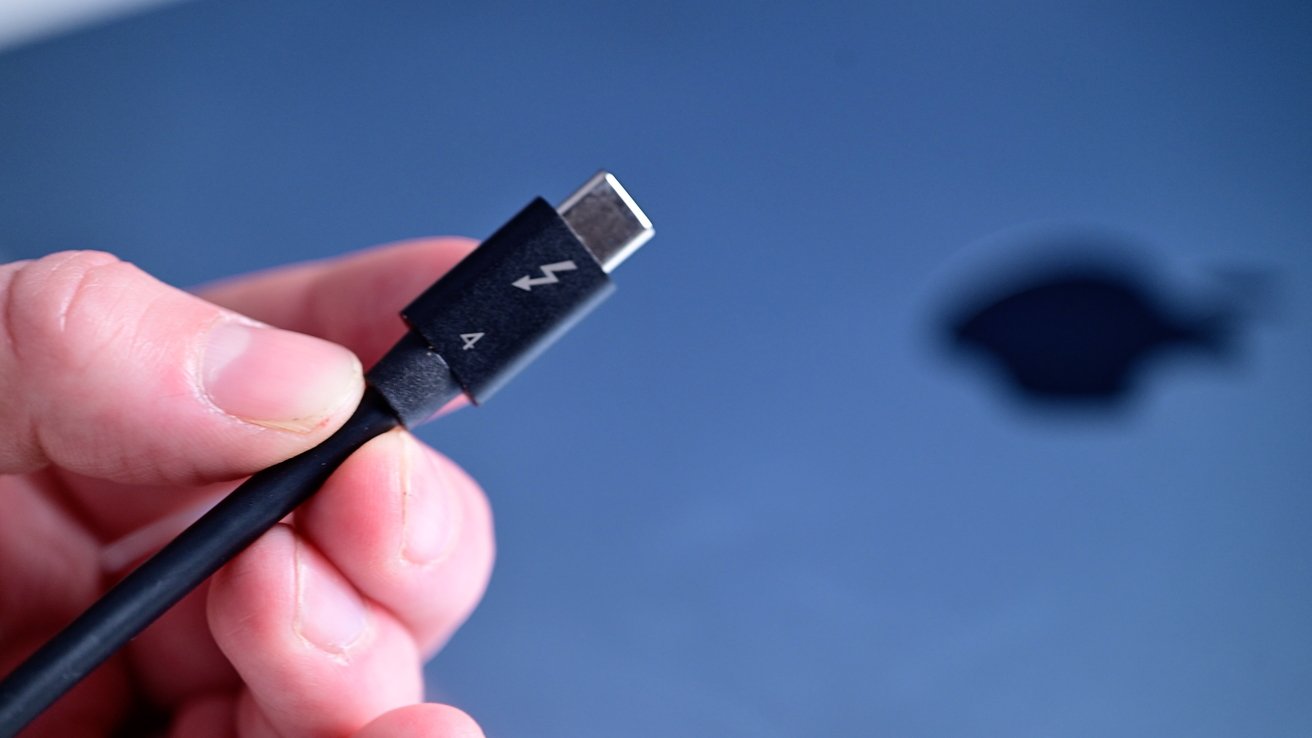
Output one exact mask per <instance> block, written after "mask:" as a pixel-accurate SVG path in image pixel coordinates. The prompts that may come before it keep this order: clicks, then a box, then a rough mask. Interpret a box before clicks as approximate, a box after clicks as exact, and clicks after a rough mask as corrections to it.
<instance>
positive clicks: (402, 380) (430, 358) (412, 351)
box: [365, 331, 464, 428]
mask: <svg viewBox="0 0 1312 738" xmlns="http://www.w3.org/2000/svg"><path fill="white" fill-rule="evenodd" d="M365 379H366V380H367V381H368V382H369V385H370V386H371V387H373V388H374V390H376V391H377V392H378V394H379V395H381V396H382V398H383V399H384V400H386V401H387V404H388V405H390V406H391V409H392V412H393V413H394V414H395V415H396V417H397V418H398V419H399V420H400V421H401V422H402V423H403V424H404V425H405V426H406V427H407V428H413V427H415V426H417V425H419V424H420V423H423V422H424V421H426V420H428V419H429V418H432V417H433V416H434V415H436V414H437V411H439V410H441V409H442V408H443V407H444V406H445V405H446V404H447V403H448V402H450V401H451V400H454V399H455V398H456V397H458V396H459V395H460V394H461V393H462V392H464V389H463V388H462V387H461V386H460V383H459V382H458V381H456V378H455V375H453V374H452V373H451V368H450V367H449V366H447V363H446V361H444V360H443V359H442V357H441V356H439V355H438V353H437V352H436V351H434V350H433V349H432V347H431V346H429V345H428V342H427V341H425V340H424V338H423V337H422V336H420V335H419V334H417V333H414V332H413V331H412V332H409V333H406V335H405V337H404V338H402V339H401V340H400V341H398V342H397V343H396V345H395V346H393V347H392V348H391V349H390V350H389V351H388V352H387V354H385V355H384V356H383V358H381V359H379V360H378V363H377V364H374V366H373V368H372V369H370V370H369V372H368V373H367V374H366V375H365Z"/></svg>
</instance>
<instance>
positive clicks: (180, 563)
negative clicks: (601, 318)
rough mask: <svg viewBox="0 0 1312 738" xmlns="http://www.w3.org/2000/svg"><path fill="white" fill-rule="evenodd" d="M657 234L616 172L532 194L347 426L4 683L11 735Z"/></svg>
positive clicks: (420, 318)
mask: <svg viewBox="0 0 1312 738" xmlns="http://www.w3.org/2000/svg"><path fill="white" fill-rule="evenodd" d="M652 234H653V230H652V225H651V221H649V220H648V219H647V216H645V215H644V214H643V213H642V210H640V209H639V208H638V205H637V203H635V202H634V201H633V198H631V197H629V194H628V193H627V192H625V190H624V188H623V187H621V186H620V183H619V182H618V181H617V180H616V179H615V177H614V176H612V175H611V174H609V173H607V172H600V173H598V174H597V175H596V176H594V177H593V178H592V179H590V180H588V182H587V183H586V184H584V185H583V187H581V188H580V189H579V190H578V191H576V192H575V193H574V194H572V195H570V196H569V197H568V198H567V199H566V200H565V201H564V202H563V203H562V204H561V205H560V207H558V208H553V207H552V206H551V205H549V204H547V202H546V201H545V200H543V199H541V198H537V199H535V200H534V201H533V202H531V203H529V204H528V206H527V207H525V208H524V209H523V210H521V211H520V212H519V214H518V215H516V216H515V217H514V218H511V219H510V221H509V222H507V223H506V224H505V225H504V226H502V227H501V228H500V229H499V230H498V231H497V232H496V233H494V234H493V235H492V236H491V237H490V238H488V239H487V240H486V241H484V242H483V243H482V245H480V246H479V247H478V248H477V249H475V250H474V251H473V252H472V253H471V254H470V255H469V256H467V257H465V259H464V260H462V261H461V262H460V263H459V264H457V265H456V266H455V267H454V268H453V269H452V270H451V271H450V272H448V273H447V274H446V275H445V276H443V277H442V278H441V279H439V280H438V281H437V282H436V283H434V284H433V285H432V286H431V287H429V288H428V290H426V291H425V292H424V293H423V294H422V295H420V296H419V297H418V298H416V299H415V301H414V302H412V303H410V305H409V306H408V307H407V308H406V309H405V310H403V311H402V312H401V316H402V318H404V319H405V322H406V323H407V325H409V327H410V330H409V332H408V333H407V334H406V335H405V337H404V338H402V339H401V340H400V341H399V342H398V343H397V344H396V345H395V346H393V347H392V349H391V350H390V351H389V352H388V353H387V354H386V355H385V356H384V357H383V358H382V359H381V360H379V362H378V363H377V364H376V365H374V367H373V368H372V369H370V370H369V372H368V373H367V374H366V377H365V378H366V380H367V382H368V387H367V389H366V390H365V394H364V398H363V399H362V400H361V402H360V406H359V407H358V408H357V409H356V411H355V414H354V415H352V416H351V418H350V419H349V420H347V421H346V424H345V425H343V426H342V427H341V428H340V429H339V430H338V431H337V432H336V433H334V434H333V435H332V436H331V437H329V438H328V439H327V440H326V441H324V442H323V443H321V444H319V445H318V446H316V447H314V448H312V449H310V450H309V451H306V452H305V453H303V454H301V455H299V456H296V457H293V458H291V459H288V460H287V461H284V462H282V463H280V464H276V465H274V466H271V467H269V468H268V469H265V470H264V471H261V472H259V473H257V474H255V475H254V476H252V477H251V478H250V479H248V480H247V481H246V482H244V483H243V484H242V485H241V486H240V487H238V488H237V489H236V490H234V491H233V492H232V494H230V495H228V496H227V497H225V498H224V499H223V500H222V501H220V502H219V504H218V505H216V506H215V507H214V508H213V509H212V510H210V511H209V512H208V513H206V514H205V515H204V516H202V517H201V518H200V519H199V520H197V521H196V522H195V523H194V524H193V525H191V527H189V528H187V529H186V530H185V531H183V532H182V533H181V534H179V535H178V537H177V538H175V539H174V540H173V541H172V542H170V543H169V544H168V545H166V546H165V547H164V548H163V549H161V550H160V551H159V553H157V554H155V555H154V556H153V557H151V558H150V559H148V560H147V561H146V562H144V563H143V564H141V565H140V566H139V567H137V568H136V569H135V570H134V571H132V573H130V574H128V575H127V576H126V577H125V578H124V579H123V580H122V581H120V582H119V583H118V584H117V585H115V586H114V587H113V588H112V589H110V590H109V591H108V592H106V593H105V595H104V596H103V597H101V598H100V599H99V600H97V601H96V602H95V603H94V604H93V605H91V607H90V608H88V609H87V611H86V612H84V613H83V614H82V615H80V616H79V617H78V618H77V619H76V620H74V621H73V623H72V624H70V625H69V626H68V627H66V628H65V629H64V630H63V631H61V632H60V633H59V634H58V635H56V636H55V637H54V638H53V639H51V640H50V641H49V642H48V643H46V644H45V645H44V646H42V647H41V648H40V649H39V650H38V651H36V652H35V653H34V654H32V656H30V657H29V658H28V659H27V660H26V661H24V662H23V663H22V664H21V665H19V666H18V668H17V669H15V670H14V671H13V672H12V673H11V674H10V675H9V676H7V677H6V678H5V679H4V681H2V682H0V736H4V737H5V738H10V737H12V736H14V735H16V734H17V733H18V731H20V730H22V728H23V727H24V726H26V725H27V724H28V723H30V722H31V721H32V720H34V719H35V718H36V717H37V716H38V715H40V714H41V712H42V711H44V710H45V709H46V708H47V707H49V706H50V705H51V704H52V703H54V701H55V700H57V699H59V697H60V696H61V695H63V694H64V693H65V692H67V691H68V690H69V689H71V688H72V687H73V686H74V685H75V684H77V683H78V682H79V681H81V680H82V679H83V678H84V677H86V676H87V674H89V673H90V672H91V671H92V670H93V669H95V668H96V667H97V666H99V665H100V664H101V663H103V662H104V661H105V660H106V659H108V658H109V657H110V656H111V655H112V654H113V653H114V652H115V651H117V650H118V649H119V648H121V647H122V646H123V645H124V644H126V643H127V642H128V641H129V640H131V639H132V638H134V637H135V636H136V635H137V634H139V633H141V631H143V630H145V628H146V627H147V626H149V625H150V624H151V623H152V622H154V621H155V620H156V619H157V618H158V617H159V616H161V615H163V614H164V612H165V611H167V610H168V609H169V608H170V607H172V606H173V605H174V604H176V603H177V602H178V601H179V600H181V599H182V598H183V597H184V596H186V594H187V593H188V592H190V591H191V590H193V589H195V588H196V587H197V586H199V585H200V584H201V583H202V582H203V581H205V579H207V578H208V577H209V576H210V575H211V574H213V573H214V572H215V571H217V570H218V569H219V568H220V567H222V566H223V565H224V564H225V563H227V562H228V561H229V560H230V559H232V558H233V557H234V556H236V555H237V554H238V553H240V552H241V551H242V550H243V549H245V548H246V547H247V546H249V545H250V544H251V543H253V542H254V541H255V540H256V539H257V538H259V537H260V535H262V534H263V533H264V532H265V531H267V530H268V529H270V528H271V527H273V526H274V525H275V524H276V523H277V522H278V521H279V520H282V519H283V518H284V517H286V516H287V515H288V514H289V513H291V512H292V511H293V510H294V509H296V507H297V506H298V505H300V504H301V503H302V502H304V501H305V500H307V499H309V498H310V497H311V496H312V495H313V494H314V493H315V492H316V491H317V490H318V489H319V487H320V486H321V485H322V484H323V483H324V481H325V480H326V479H327V478H328V476H329V475H330V474H332V472H333V470H334V469H336V468H337V467H338V466H339V465H340V464H341V463H342V462H343V461H345V460H346V458H347V457H348V456H350V455H351V453H352V452H354V451H355V450H356V449H358V448H360V447H361V446H362V445H364V444H365V442H366V441H368V440H369V439H371V438H373V437H375V436H377V435H379V434H381V433H384V432H386V431H388V430H391V429H392V428H395V427H397V426H398V425H404V426H406V427H413V426H415V425H418V424H419V423H422V422H423V421H425V420H427V419H429V418H431V417H432V416H433V415H435V414H436V413H437V411H438V410H439V409H441V408H442V407H443V406H444V405H446V404H447V403H448V402H450V401H451V400H453V399H455V398H456V397H458V396H460V395H461V394H463V395H465V396H466V397H468V398H469V400H470V401H471V402H473V403H475V404H478V403H481V402H483V401H485V400H487V398H488V397H490V396H491V395H492V393H494V392H495V391H496V390H497V389H498V388H499V387H501V386H502V385H503V384H505V383H506V382H507V381H508V380H509V379H510V378H511V377H513V376H514V375H515V374H516V373H517V372H518V371H519V370H520V369H522V368H523V367H524V366H526V365H527V364H528V363H529V362H530V361H532V360H533V358H534V357H536V356H537V355H538V354H539V353H540V352H541V351H542V350H543V349H545V348H546V347H547V346H549V345H551V343H552V342H553V341H555V340H556V339H557V338H558V337H559V336H560V335H562V334H563V333H564V332H565V331H567V330H568V329H569V328H570V326H571V325H573V324H574V323H575V321H577V320H579V319H580V318H582V317H583V316H584V315H586V314H587V313H588V312H589V311H590V310H592V308H594V307H596V305H597V304H598V303H600V302H601V301H602V300H603V299H605V298H606V297H607V296H609V295H610V293H611V292H612V291H613V289H614V287H613V285H612V284H611V281H610V279H609V278H608V277H607V274H608V273H610V272H611V271H613V270H614V269H615V267H617V266H619V264H620V263H621V262H623V261H624V259H626V258H627V257H628V256H629V255H630V254H632V253H633V252H634V251H635V250H637V248H638V247H639V246H641V245H642V244H644V243H646V241H647V240H648V239H649V238H651V236H652Z"/></svg>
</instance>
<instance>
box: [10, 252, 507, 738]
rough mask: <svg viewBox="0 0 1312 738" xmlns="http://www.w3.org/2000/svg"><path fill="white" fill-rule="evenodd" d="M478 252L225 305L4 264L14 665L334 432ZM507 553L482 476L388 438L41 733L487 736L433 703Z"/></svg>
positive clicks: (119, 265)
mask: <svg viewBox="0 0 1312 738" xmlns="http://www.w3.org/2000/svg"><path fill="white" fill-rule="evenodd" d="M472 247H473V244H472V243H471V242H467V241H463V240H457V239H443V240H429V241H417V242H411V243H405V244H398V245H395V246H390V247H385V248H381V249H375V250H372V251H368V252H364V253H361V254H358V255H354V256H351V257H347V258H344V259H340V260H333V261H326V262H318V263H313V264H307V265H302V266H296V267H290V268H286V269H281V270H276V271H273V272H268V273H264V274H260V275H255V276H253V277H249V278H245V279H241V280H234V281H230V282H226V283H222V284H218V285H215V286H212V287H209V288H206V289H204V290H203V291H202V294H203V296H204V297H205V298H206V299H205V300H202V299H200V298H199V297H195V296H192V295H189V294H187V293H184V292H181V291H179V290H175V289H173V288H171V287H168V286H166V285H163V284H161V283H160V282H158V281H156V280H154V279H152V278H151V277H149V276H148V275H146V274H144V273H143V272H141V271H140V270H138V269H136V268H135V267H133V266H131V265H129V264H126V263H124V262H120V261H118V260H116V259H114V258H113V257H111V256H109V255H107V254H100V253H95V252H70V253H61V254H55V255H52V256H48V257H45V258H42V259H39V260H35V261H29V262H17V263H13V264H7V265H3V266H0V474H4V475H5V476H0V510H3V511H4V512H3V514H2V515H0V674H3V673H7V672H8V671H10V670H12V669H13V668H14V667H15V666H16V665H17V664H18V663H19V662H20V661H21V660H22V658H23V657H25V656H26V655H27V654H28V653H30V652H31V651H32V650H34V649H35V648H36V647H37V646H39V645H40V644H41V643H43V642H44V641H45V640H47V639H49V638H50V637H51V636H52V635H54V633H55V632H56V631H58V630H59V628H61V627H62V626H63V625H65V624H66V623H67V622H68V621H70V620H71V619H72V618H73V617H74V616H76V615H77V614H78V613H79V612H81V611H82V610H83V609H84V608H85V607H86V606H88V605H89V604H91V602H92V601H94V600H95V599H96V598H97V597H98V596H99V595H100V594H101V593H102V592H103V591H104V590H105V589H106V588H107V586H108V585H110V584H112V583H113V582H114V581H115V580H116V579H118V578H119V577H120V576H121V575H123V574H125V573H126V570H127V569H128V568H130V566H131V565H133V564H135V563H136V562H137V561H139V560H140V558H141V557H142V555H144V554H145V553H148V552H149V550H151V549H152V548H156V547H158V546H159V545H162V544H163V543H165V542H166V540H167V538H168V535H166V532H164V531H161V530H160V528H161V526H163V527H168V526H169V523H170V521H174V520H176V519H177V518H178V517H179V516H185V515H186V514H187V511H188V510H192V509H194V508H195V507H196V506H197V505H198V504H201V503H202V502H203V501H205V500H207V499H213V498H214V497H215V496H217V495H220V494H222V493H224V492H226V491H228V490H230V489H232V488H234V487H235V486H236V485H237V484H238V483H239V481H240V479H241V478H242V477H244V476H246V475H249V474H251V473H253V472H255V471H257V470H259V469H262V468H264V467H266V466H269V465H271V464H274V463H276V462H278V461H281V460H283V459H286V458H289V457H291V456H294V455H295V454H297V453H300V452H301V451H304V450H306V449H308V448H310V447H312V446H314V445H316V444H318V443H319V442H321V441H322V440H324V439H325V438H327V437H328V436H329V435H331V434H332V432H333V431H334V430H336V429H337V428H338V427H339V426H340V425H341V424H342V423H343V422H344V421H345V420H346V419H347V417H348V416H349V415H350V413H351V411H352V410H353V409H354V407H355V405H356V403H357V402H358V401H359V399H360V396H361V393H362V392H363V389H364V381H363V377H362V373H361V368H360V367H361V361H363V362H364V363H365V364H366V365H368V364H372V362H373V361H374V360H376V359H377V358H378V357H379V356H381V355H382V353H383V352H384V351H385V350H386V349H387V348H388V347H389V346H390V345H391V344H392V343H393V342H394V341H395V340H396V339H398V338H399V337H400V336H401V335H402V333H403V330H404V329H403V327H402V324H401V322H400V320H399V319H398V317H397V312H398V311H399V310H400V309H401V308H402V307H403V306H404V305H405V304H406V302H407V301H408V300H409V299H410V298H411V297H413V296H415V295H417V294H418V293H419V292H420V291H422V290H423V289H424V288H425V287H427V286H428V285H429V284H430V283H431V282H432V281H434V280H435V279H436V278H437V277H438V276H439V275H440V274H441V273H443V272H445V271H446V270H447V269H449V268H450V267H451V266H453V265H454V264H455V263H456V262H457V261H459V259H460V258H461V257H463V256H464V255H465V254H466V253H468V251H469V250H470V249H471V248H472ZM207 300H208V301H207ZM243 316H249V317H243ZM252 319H253V320H252ZM257 320H258V321H263V323H257V322H255V321H257ZM265 324H268V325H265ZM270 325H274V326H278V329H275V328H271V327H269V326H270ZM279 329H285V330H279ZM291 331H297V332H298V333H292V332H291ZM309 336H317V337H318V338H310V337H309ZM320 339H327V340H320ZM330 342H332V343H330ZM348 349H349V350H348ZM357 356H358V357H359V358H358V359H357V358H356V357H357ZM178 525H180V524H178ZM176 532H177V530H176V529H174V530H170V531H167V533H176ZM152 538H153V539H152ZM492 558H493V540H492V531H491V516H490V513H489V511H488V507H487V502H486V499H485V498H484V496H483V493H482V491H481V490H480V489H479V487H478V486H477V484H475V483H474V482H473V481H472V480H471V479H469V477H467V476H466V475H465V474H464V473H463V472H462V471H461V470H460V469H459V468H458V467H456V466H455V465H454V464H452V463H451V462H450V461H448V460H447V459H445V458H444V457H442V456H440V455H439V454H437V453H436V452H435V451H433V450H431V449H429V448H427V447H425V446H423V445H422V444H421V443H419V442H418V441H416V440H415V439H414V438H413V437H412V436H410V435H409V434H408V433H406V432H405V431H402V430H397V431H393V432H390V433H386V434H384V435H382V436H380V437H378V438H376V439H374V440H372V441H370V442H369V443H368V444H366V445H365V446H364V447H363V448H361V449H360V450H359V451H357V452H356V453H355V454H354V455H353V456H351V458H350V459H348V460H347V461H346V462H345V463H344V464H343V465H342V466H341V467H340V468H339V469H338V470H337V471H336V472H335V473H334V474H333V475H332V477H331V478H330V479H329V480H328V482H327V483H326V484H325V485H324V487H323V489H322V490H321V491H320V492H319V493H318V495H316V496H315V497H314V498H313V499H312V500H311V501H310V502H309V503H307V504H306V505H304V506H302V507H301V508H300V509H299V510H298V511H297V512H296V514H295V515H294V519H293V520H292V522H291V523H290V524H283V525H279V526H277V527H276V528H274V529H273V530H271V531H269V532H268V533H266V534H265V535H264V536H263V537H261V538H260V539H259V540H258V541H257V542H256V543H255V544H254V545H252V546H251V547H250V548H249V549H247V550H246V551H245V552H243V553H242V554H241V555H239V556H238V557H237V558H236V559H234V560H233V561H232V562H230V563H229V564H228V565H227V566H225V567H224V568H223V569H222V570H221V571H220V572H219V573H218V574H216V575H215V576H214V577H213V578H212V579H211V580H210V582H208V583H207V584H206V585H205V586H203V587H201V588H200V589H198V590H196V591H195V592H194V593H192V594H191V595H190V596H188V597H187V598H186V599H184V600H183V601H182V602H181V603H179V604H178V605H177V606H176V607H174V608H173V609H172V610H170V611H169V612H168V613H167V614H166V615H165V616H164V617H163V618H161V619H160V620H159V621H158V622H156V623H155V624H154V625H153V626H152V627H151V628H149V629H148V630H147V631H145V632H144V633H143V634H142V635H141V636H139V637H138V638H137V639H135V640H134V641H133V642H132V643H131V644H129V645H128V647H127V648H125V649H123V650H122V651H120V652H119V653H118V654H117V655H115V656H114V657H113V658H112V659H111V660H110V661H108V662H106V664H105V665H104V666H102V667H101V668H100V669H98V670H97V671H96V672H95V673H93V674H92V675H91V676H90V677H89V678H88V679H87V680H85V681H84V682H82V683H81V684H80V685H78V686H77V687H76V688H74V689H73V691H71V692H70V693H69V694H68V695H66V696H65V697H64V698H63V699H62V700H60V701H59V702H58V703H56V704H55V706H54V707H52V708H51V709H50V710H49V711H47V712H46V713H45V714H44V715H42V716H41V718H39V719H38V720H37V721H36V722H35V723H33V725H32V726H31V727H30V728H29V729H28V731H27V732H25V733H24V735H31V736H47V735H48V736H59V737H60V738H64V737H67V736H105V735H111V734H131V735H141V734H156V733H157V734H160V735H168V736H179V737H182V736H185V737H186V738H229V737H232V736H241V737H242V738H259V737H263V736H270V737H272V736H279V737H281V738H299V737H300V736H358V737H359V738H410V737H415V738H420V737H422V738H439V737H440V738H454V737H457V736H458V737H459V738H468V737H470V736H481V735H482V733H481V732H480V731H479V729H478V727H477V726H476V725H475V724H474V723H473V721H472V720H471V719H470V718H468V717H467V716H465V715H464V714H463V713H461V712H459V711H458V710H455V709H454V708H450V707H445V706H440V705H423V704H416V703H418V702H419V701H420V700H422V698H423V684H422V673H421V667H422V664H423V661H424V659H425V657H426V656H428V655H431V654H432V653H433V652H434V651H436V650H437V649H438V648H439V647H440V646H441V645H442V643H444V642H445V640H446V639H447V638H448V637H449V636H450V635H451V634H452V632H453V631H454V630H455V629H456V628H457V627H458V626H459V625H460V623H461V622H463V620H464V619H465V618H466V617H467V616H468V614H469V612H470V611H471V610H472V609H473V607H474V606H475V604H476V603H477V601H478V599H479V598H480V597H481V595H482V592H483V589H484V587H485V586H486V583H487V578H488V575H489V573H490V571H491V566H492Z"/></svg>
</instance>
